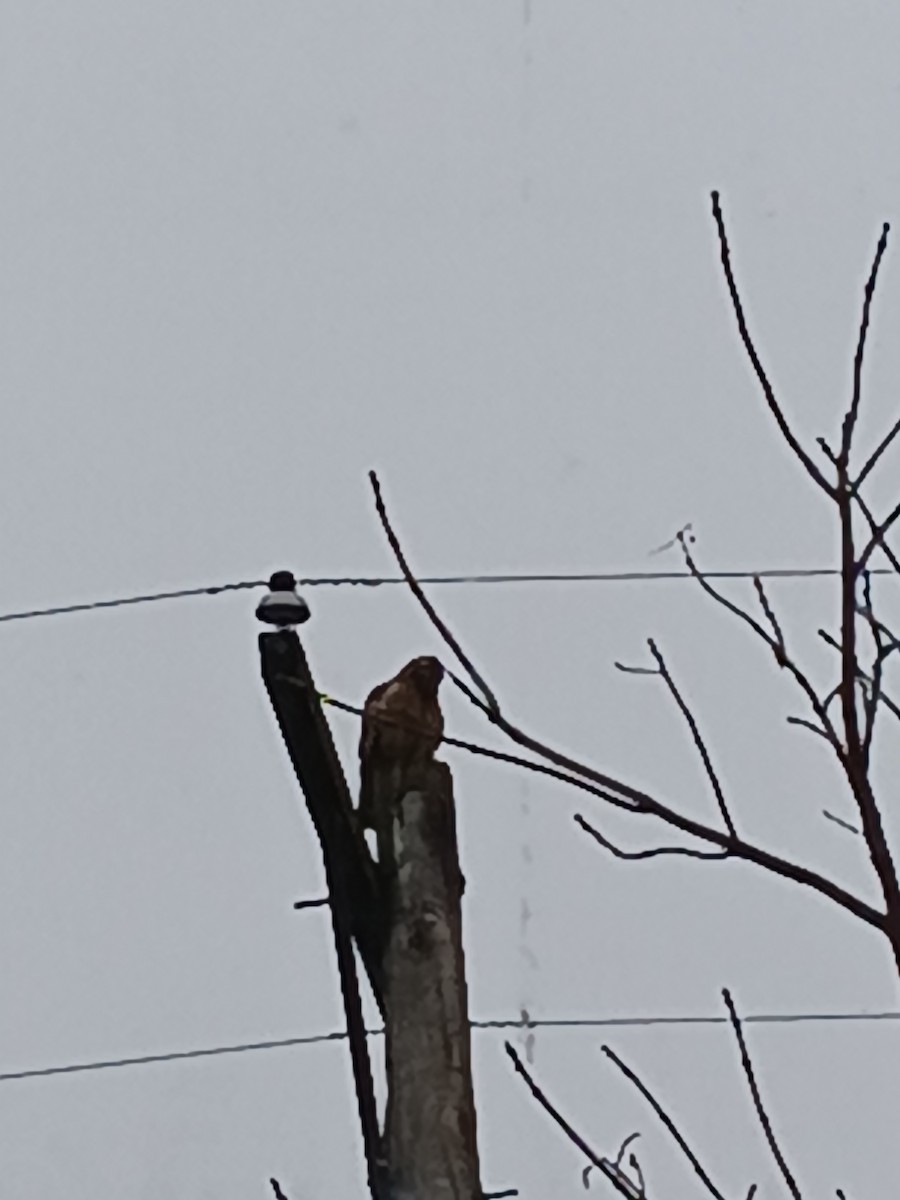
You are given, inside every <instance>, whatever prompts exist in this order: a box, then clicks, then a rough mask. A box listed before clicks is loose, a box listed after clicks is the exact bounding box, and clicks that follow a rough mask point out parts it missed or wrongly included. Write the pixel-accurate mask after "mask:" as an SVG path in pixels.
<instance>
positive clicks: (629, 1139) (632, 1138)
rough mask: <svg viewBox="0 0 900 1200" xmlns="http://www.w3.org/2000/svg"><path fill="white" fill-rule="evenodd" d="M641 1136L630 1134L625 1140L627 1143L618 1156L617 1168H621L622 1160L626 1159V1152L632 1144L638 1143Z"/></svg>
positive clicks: (620, 1148) (624, 1143) (621, 1147)
mask: <svg viewBox="0 0 900 1200" xmlns="http://www.w3.org/2000/svg"><path fill="white" fill-rule="evenodd" d="M640 1136H641V1135H640V1133H629V1135H628V1137H627V1138H626V1139H625V1141H624V1142H623V1143H622V1145H621V1146H620V1147H619V1153H618V1154H617V1155H616V1166H617V1167H621V1165H622V1159H623V1158H624V1157H625V1151H626V1150H627V1149H628V1147H629V1146H630V1145H631V1143H632V1142H636V1141H637V1139H638V1138H639V1137H640Z"/></svg>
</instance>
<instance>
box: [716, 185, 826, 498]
mask: <svg viewBox="0 0 900 1200" xmlns="http://www.w3.org/2000/svg"><path fill="white" fill-rule="evenodd" d="M712 211H713V219H714V220H715V223H716V230H717V232H718V235H719V253H720V257H721V259H722V270H723V271H724V273H725V282H726V284H727V285H728V294H729V295H730V297H731V307H732V308H733V309H734V315H735V318H736V319H737V325H738V332H739V333H740V335H741V341H742V342H743V343H744V349H745V350H746V351H747V357H748V358H749V359H750V362H751V364H752V366H753V370H754V372H755V374H756V378H757V379H758V380H759V385H760V387H761V388H762V391H763V395H764V396H765V398H766V404H767V405H768V406H769V411H770V412H771V414H772V416H773V417H774V418H775V422H776V424H777V425H778V428H779V429H780V430H781V433H782V436H783V437H784V440H785V441H786V442H787V444H788V445H789V446H790V448H791V449H792V450H793V452H794V454H795V455H796V456H797V458H798V459H799V460H800V462H801V463H802V464H803V466H804V468H805V469H806V473H807V474H808V475H809V477H810V478H811V479H812V480H813V481H814V482H815V483H816V484H818V486H819V487H820V488H821V489H822V491H823V492H826V493H827V494H828V495H829V496H833V495H834V491H835V489H834V487H833V486H832V485H831V484H830V483H829V482H828V480H827V479H826V478H825V476H824V475H823V474H822V472H821V471H820V470H819V468H818V467H817V466H816V464H815V463H814V462H813V460H812V459H811V458H810V456H809V454H807V452H806V451H805V450H804V449H803V447H802V446H801V445H800V443H799V441H798V440H797V438H796V436H795V434H794V433H793V431H792V430H791V427H790V425H788V422H787V418H786V417H785V415H784V412H783V411H782V408H781V405H780V404H779V403H778V399H777V397H776V396H775V391H774V389H773V387H772V385H771V383H770V382H769V378H768V376H767V375H766V372H765V368H764V367H763V365H762V362H761V361H760V358H759V355H758V354H757V352H756V347H755V346H754V344H753V339H752V338H751V336H750V331H749V330H748V328H747V321H746V318H745V317H744V306H743V304H742V303H741V297H740V294H739V292H738V289H737V284H736V283H735V280H734V272H733V271H732V269H731V250H730V248H729V245H728V235H727V233H726V232H725V219H724V217H723V216H722V208H721V205H720V204H719V193H718V192H713V193H712Z"/></svg>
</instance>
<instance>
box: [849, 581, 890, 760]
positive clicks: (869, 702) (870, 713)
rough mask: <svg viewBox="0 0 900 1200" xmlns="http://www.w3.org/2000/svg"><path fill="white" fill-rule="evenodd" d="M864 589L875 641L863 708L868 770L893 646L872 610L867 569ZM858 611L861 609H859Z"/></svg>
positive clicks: (868, 616) (866, 610)
mask: <svg viewBox="0 0 900 1200" xmlns="http://www.w3.org/2000/svg"><path fill="white" fill-rule="evenodd" d="M863 589H864V591H863V598H864V601H865V604H864V606H863V608H862V610H861V611H862V615H863V616H864V617H865V620H866V623H867V624H868V626H869V632H870V633H871V635H872V641H873V642H874V643H875V657H874V659H873V662H872V683H871V687H870V688H869V694H868V696H866V698H865V701H864V709H863V711H864V717H865V720H864V724H863V743H862V755H863V762H864V763H865V766H866V770H868V767H869V758H870V755H871V750H872V738H873V736H874V734H875V719H876V717H877V715H878V704H879V701H880V700H881V685H882V677H883V674H884V660H885V659H886V658H887V656H888V655H889V654H890V652H891V650H892V649H893V647H892V646H885V643H884V638H883V636H882V630H881V625H880V623H879V622H878V621H877V620H876V619H875V614H874V613H873V611H872V579H871V576H870V574H869V572H868V571H865V572H864V574H863ZM857 611H860V610H859V609H857Z"/></svg>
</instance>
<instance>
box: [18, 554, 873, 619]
mask: <svg viewBox="0 0 900 1200" xmlns="http://www.w3.org/2000/svg"><path fill="white" fill-rule="evenodd" d="M893 573H894V572H893V571H892V570H891V569H890V568H889V567H873V568H872V570H870V571H869V574H870V575H892V574H893ZM840 574H841V572H840V570H839V569H838V568H837V567H767V568H764V569H763V570H759V571H704V572H703V578H704V579H826V578H837V577H839V576H840ZM692 578H693V576H692V575H691V573H690V571H594V572H578V571H571V572H566V571H560V572H545V573H528V572H509V573H507V574H496V575H423V576H420V577H419V583H421V584H424V585H425V586H428V587H434V586H439V587H443V586H446V585H462V586H475V585H481V584H493V585H510V584H540V583H565V584H575V583H650V582H659V581H665V580H669V581H679V580H686V579H692ZM405 583H406V580H405V579H403V577H402V576H400V575H390V576H377V575H335V576H327V575H322V576H312V577H309V578H305V579H303V578H301V579H298V580H297V586H298V588H314V587H359V588H376V587H391V586H394V585H397V584H405ZM267 586H268V580H265V579H240V580H236V581H235V582H233V583H219V584H209V585H208V586H206V587H189V588H178V589H176V590H173V591H165V592H144V593H139V594H136V595H131V596H115V597H112V598H110V599H104V600H89V601H85V602H83V603H79V604H55V605H52V606H50V607H47V608H27V609H20V610H17V611H13V612H4V613H0V623H5V622H9V621H32V620H35V619H36V618H38V617H61V616H66V615H70V614H72V613H83V612H93V611H95V610H97V609H106V608H124V607H126V606H128V605H136V604H156V603H157V602H159V601H161V600H181V599H185V598H187V597H191V596H193V597H197V596H218V595H222V594H223V593H225V592H241V591H249V590H252V589H253V588H264V587H267Z"/></svg>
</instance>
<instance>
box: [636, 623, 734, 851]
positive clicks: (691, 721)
mask: <svg viewBox="0 0 900 1200" xmlns="http://www.w3.org/2000/svg"><path fill="white" fill-rule="evenodd" d="M647 644H648V645H649V647H650V653H651V654H652V655H653V657H654V659H655V660H656V665H657V667H658V669H659V673H660V675H661V676H662V678H663V679H664V680H665V684H666V687H667V688H668V689H669V691H670V692H671V694H672V699H673V700H674V701H675V703H676V704H677V705H678V708H679V709H680V711H681V715H682V716H683V717H684V719H685V721H686V722H687V726H688V729H690V731H691V737H692V738H693V739H694V745H695V746H696V747H697V753H698V754H699V755H700V758H701V760H702V762H703V767H704V770H705V771H706V777H707V779H708V780H709V784H710V787H711V788H712V790H713V794H714V795H715V797H716V803H717V804H718V806H719V812H720V813H721V814H722V820H723V821H724V822H725V828H726V829H727V830H728V832H729V833H730V834H731V836H732V837H733V838H734V837H737V830H736V829H735V827H734V821H733V820H732V819H731V813H730V812H729V811H728V805H727V804H726V803H725V793H724V792H723V791H722V784H721V782H720V781H719V776H718V774H717V773H716V769H715V767H714V766H713V764H712V759H711V758H710V756H709V751H708V750H707V749H706V743H705V742H704V740H703V735H702V734H701V733H700V728H699V726H698V725H697V721H696V719H695V717H694V714H693V713H692V712H691V710H690V708H689V707H688V704H687V701H686V700H685V699H684V697H683V696H682V695H681V692H679V690H678V688H677V686H676V684H675V680H674V679H673V678H672V676H671V674H670V672H669V668H668V667H667V666H666V661H665V659H664V658H663V656H662V654H661V652H660V650H659V648H658V647H657V645H656V642H654V640H653V638H649V639H648V642H647Z"/></svg>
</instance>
